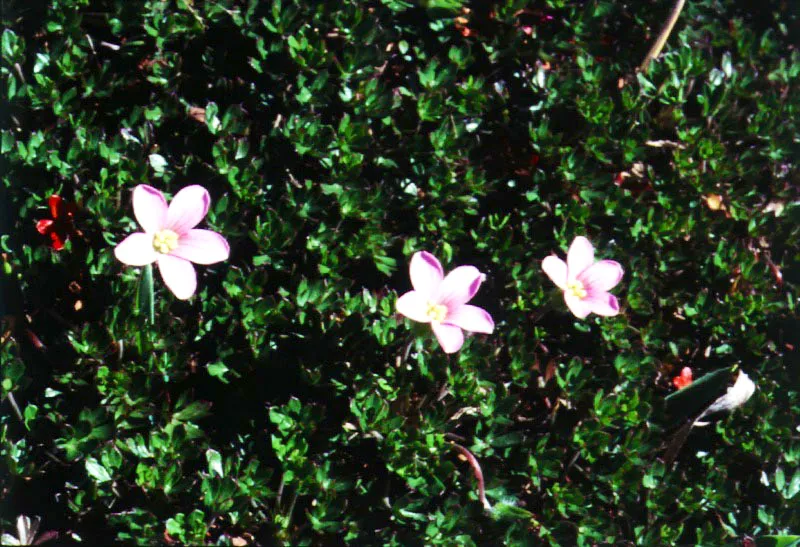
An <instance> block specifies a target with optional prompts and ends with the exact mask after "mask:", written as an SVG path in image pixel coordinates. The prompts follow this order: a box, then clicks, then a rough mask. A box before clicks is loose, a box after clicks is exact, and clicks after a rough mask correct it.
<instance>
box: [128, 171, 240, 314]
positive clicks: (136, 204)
mask: <svg viewBox="0 0 800 547" xmlns="http://www.w3.org/2000/svg"><path fill="white" fill-rule="evenodd" d="M210 203H211V198H210V197H209V195H208V192H207V191H206V189H205V188H203V187H202V186H198V185H193V186H187V187H186V188H183V189H181V191H179V192H178V193H177V194H175V197H174V198H172V203H170V204H169V207H168V206H167V200H166V199H164V195H163V194H162V193H161V192H159V191H158V190H156V189H155V188H153V187H152V186H147V185H146V184H140V185H139V186H137V187H136V188H134V189H133V214H134V216H136V220H137V221H138V222H139V224H140V225H141V227H142V228H143V229H144V232H136V233H134V234H131V235H129V236H128V237H126V238H125V239H124V240H123V241H122V243H120V244H119V245H117V246H116V248H115V249H114V254H115V255H116V257H117V259H118V260H119V261H120V262H122V263H124V264H127V265H129V266H146V265H148V264H152V263H153V262H155V263H157V264H158V270H159V271H160V272H161V278H162V279H163V280H164V283H165V284H166V285H167V287H169V290H171V291H172V292H173V294H175V296H176V297H178V298H179V299H180V300H186V299H187V298H189V297H191V296H192V295H193V294H194V291H195V289H197V274H196V273H195V271H194V266H192V262H194V263H195V264H214V263H216V262H221V261H223V260H226V259H227V258H228V255H229V254H230V247H229V246H228V242H227V241H225V238H224V237H222V236H221V235H219V234H218V233H216V232H212V231H211V230H198V229H195V226H197V225H198V224H199V223H200V221H201V220H203V217H205V216H206V213H207V212H208V206H209V204H210Z"/></svg>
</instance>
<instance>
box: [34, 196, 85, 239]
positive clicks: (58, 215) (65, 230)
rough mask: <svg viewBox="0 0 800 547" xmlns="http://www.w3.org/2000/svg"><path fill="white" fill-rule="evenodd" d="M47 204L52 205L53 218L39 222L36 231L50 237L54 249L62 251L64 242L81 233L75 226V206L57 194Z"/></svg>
mask: <svg viewBox="0 0 800 547" xmlns="http://www.w3.org/2000/svg"><path fill="white" fill-rule="evenodd" d="M47 203H48V205H50V216H52V217H53V218H52V219H50V218H43V219H42V220H40V221H39V222H37V223H36V230H37V231H38V232H39V233H40V234H42V235H45V236H49V237H50V242H51V246H52V247H53V249H54V250H56V251H60V250H61V249H63V248H64V242H65V241H66V240H67V238H68V237H70V236H74V235H77V234H78V233H79V232H78V231H77V230H76V229H75V226H74V225H73V219H74V218H75V204H74V203H68V202H66V201H64V199H63V198H62V197H61V196H57V195H55V194H54V195H52V196H50V197H49V198H48V200H47Z"/></svg>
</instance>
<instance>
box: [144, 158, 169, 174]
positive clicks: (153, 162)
mask: <svg viewBox="0 0 800 547" xmlns="http://www.w3.org/2000/svg"><path fill="white" fill-rule="evenodd" d="M147 159H148V160H150V166H151V167H152V168H153V170H154V171H155V172H156V173H158V174H161V173H163V172H164V169H165V168H166V167H167V160H166V159H164V156H162V155H161V154H150V155H149V156H147Z"/></svg>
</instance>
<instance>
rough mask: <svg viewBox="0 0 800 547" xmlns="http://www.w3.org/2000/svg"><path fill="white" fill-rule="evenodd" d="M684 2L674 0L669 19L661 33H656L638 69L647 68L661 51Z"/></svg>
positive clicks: (644, 69) (683, 0)
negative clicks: (656, 36)
mask: <svg viewBox="0 0 800 547" xmlns="http://www.w3.org/2000/svg"><path fill="white" fill-rule="evenodd" d="M685 3H686V0H676V2H675V5H674V6H672V12H671V13H670V14H669V19H667V22H666V23H665V24H664V27H663V28H662V29H661V34H659V35H658V38H657V39H656V41H655V43H654V44H653V47H651V48H650V51H648V52H647V55H645V57H644V61H642V64H641V65H640V66H639V69H640V70H642V72H644V71H646V70H647V67H648V66H649V65H650V61H652V60H653V59H655V58H656V57H658V55H659V54H660V53H661V49H662V48H663V47H664V44H666V43H667V38H669V35H670V34H671V33H672V29H673V28H674V27H675V23H677V22H678V16H679V15H680V14H681V10H683V5H684V4H685Z"/></svg>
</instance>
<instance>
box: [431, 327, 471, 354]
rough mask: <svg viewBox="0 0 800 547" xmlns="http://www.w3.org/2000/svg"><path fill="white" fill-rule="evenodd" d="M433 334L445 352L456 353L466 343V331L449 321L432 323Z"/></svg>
mask: <svg viewBox="0 0 800 547" xmlns="http://www.w3.org/2000/svg"><path fill="white" fill-rule="evenodd" d="M431 327H433V334H435V335H436V339H437V340H438V341H439V345H440V346H442V349H443V350H444V352H445V353H455V352H457V351H458V350H460V349H461V346H463V345H464V333H463V332H461V329H460V328H458V327H457V326H455V325H450V324H448V323H432V324H431Z"/></svg>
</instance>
